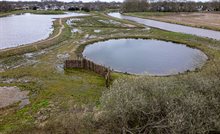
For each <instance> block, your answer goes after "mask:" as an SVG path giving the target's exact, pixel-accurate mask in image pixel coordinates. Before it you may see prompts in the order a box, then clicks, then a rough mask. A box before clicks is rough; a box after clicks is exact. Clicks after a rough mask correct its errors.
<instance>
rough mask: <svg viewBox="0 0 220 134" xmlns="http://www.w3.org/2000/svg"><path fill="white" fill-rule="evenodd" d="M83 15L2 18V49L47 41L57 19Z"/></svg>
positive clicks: (0, 37) (0, 33) (0, 40)
mask: <svg viewBox="0 0 220 134" xmlns="http://www.w3.org/2000/svg"><path fill="white" fill-rule="evenodd" d="M82 15H85V14H81V13H66V14H62V15H36V14H30V13H25V14H21V15H11V16H7V17H0V49H5V48H10V47H16V46H19V45H23V44H29V43H33V42H37V41H40V40H42V39H46V38H48V37H49V35H50V34H51V33H52V31H53V27H52V25H53V21H54V20H55V18H64V17H70V16H82Z"/></svg>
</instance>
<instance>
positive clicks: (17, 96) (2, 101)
mask: <svg viewBox="0 0 220 134" xmlns="http://www.w3.org/2000/svg"><path fill="white" fill-rule="evenodd" d="M28 93H29V92H28V91H20V89H19V88H18V87H0V108H4V107H6V106H10V105H12V104H14V103H17V102H21V103H20V105H19V106H20V107H23V106H24V105H27V104H28V103H29V100H28Z"/></svg>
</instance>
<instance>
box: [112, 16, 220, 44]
mask: <svg viewBox="0 0 220 134" xmlns="http://www.w3.org/2000/svg"><path fill="white" fill-rule="evenodd" d="M108 15H109V16H112V17H116V18H120V19H127V20H131V21H135V22H137V23H140V24H144V25H146V26H150V27H155V28H159V29H163V30H167V31H172V32H179V33H185V34H192V35H196V36H200V37H207V38H211V39H216V40H220V32H219V31H213V30H208V29H202V28H195V27H189V26H183V25H178V24H171V23H166V22H161V21H156V20H150V19H142V18H138V17H132V16H126V15H122V14H120V13H117V12H115V13H109V14H108Z"/></svg>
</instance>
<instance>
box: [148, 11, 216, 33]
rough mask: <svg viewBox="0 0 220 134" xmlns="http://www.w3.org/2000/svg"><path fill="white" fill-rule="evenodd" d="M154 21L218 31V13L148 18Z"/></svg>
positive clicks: (181, 14)
mask: <svg viewBox="0 0 220 134" xmlns="http://www.w3.org/2000/svg"><path fill="white" fill-rule="evenodd" d="M148 18H151V19H155V20H160V21H165V22H171V23H178V24H183V25H190V26H196V27H203V28H208V29H213V30H220V13H218V14H217V13H216V14H215V13H178V14H172V15H165V16H152V17H148Z"/></svg>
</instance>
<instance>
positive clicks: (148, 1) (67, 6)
mask: <svg viewBox="0 0 220 134" xmlns="http://www.w3.org/2000/svg"><path fill="white" fill-rule="evenodd" d="M46 8H47V9H48V10H71V11H77V10H84V11H87V12H88V11H104V10H108V9H121V11H122V12H144V11H163V12H195V11H220V0H215V1H210V2H192V1H186V0H125V1H124V2H123V3H119V2H111V3H107V2H100V1H97V2H90V3H83V2H70V3H64V2H5V1H2V2H1V1H0V11H4V12H5V11H10V10H22V9H23V10H24V9H25V10H28V9H29V10H31V9H32V10H33V9H35V10H38V9H39V10H45V9H46Z"/></svg>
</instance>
